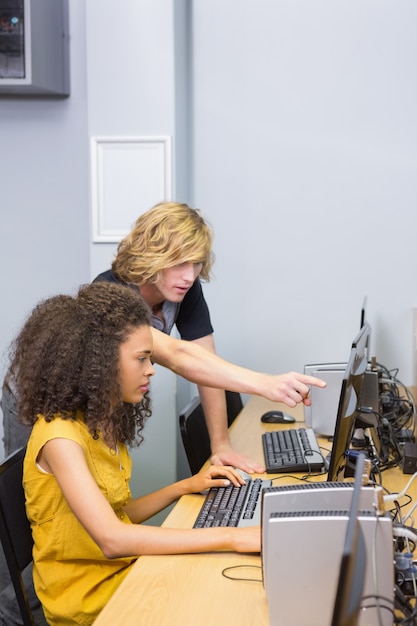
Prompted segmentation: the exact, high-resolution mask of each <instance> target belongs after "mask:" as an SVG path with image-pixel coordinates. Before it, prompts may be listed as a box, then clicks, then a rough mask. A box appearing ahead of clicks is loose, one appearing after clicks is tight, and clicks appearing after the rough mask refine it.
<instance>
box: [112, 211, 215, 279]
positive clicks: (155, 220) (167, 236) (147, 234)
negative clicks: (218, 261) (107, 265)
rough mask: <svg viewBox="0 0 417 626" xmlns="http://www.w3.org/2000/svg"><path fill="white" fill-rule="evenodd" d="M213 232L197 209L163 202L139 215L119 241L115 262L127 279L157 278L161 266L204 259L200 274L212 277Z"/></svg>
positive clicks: (117, 272)
mask: <svg viewBox="0 0 417 626" xmlns="http://www.w3.org/2000/svg"><path fill="white" fill-rule="evenodd" d="M212 242H213V233H212V230H211V228H210V226H209V225H208V224H207V222H205V220H204V219H203V217H202V215H201V212H200V211H199V210H198V209H192V208H191V207H189V206H188V205H187V204H178V203H176V202H161V203H159V204H156V205H155V206H154V207H152V208H151V209H149V211H146V213H143V214H142V215H140V216H139V217H138V219H137V220H136V222H135V225H134V227H133V228H132V230H131V232H130V233H129V234H128V235H127V236H126V237H125V238H124V239H123V240H122V241H121V242H120V244H119V247H118V249H117V255H116V258H115V259H114V261H113V263H112V270H113V272H114V274H115V275H116V276H117V277H118V278H119V279H120V280H123V281H124V282H126V283H134V284H143V283H155V282H157V280H158V278H159V276H160V273H161V271H162V270H164V269H167V268H169V267H173V266H174V265H179V264H180V263H184V262H190V263H201V264H202V269H201V273H200V278H202V279H203V280H205V281H209V280H210V277H211V276H210V272H211V268H212V265H213V261H214V257H213V253H212V249H211V248H212Z"/></svg>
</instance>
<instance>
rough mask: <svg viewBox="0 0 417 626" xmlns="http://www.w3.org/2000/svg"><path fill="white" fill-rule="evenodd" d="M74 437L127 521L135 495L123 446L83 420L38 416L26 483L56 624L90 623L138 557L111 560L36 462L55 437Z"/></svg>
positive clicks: (37, 558)
mask: <svg viewBox="0 0 417 626" xmlns="http://www.w3.org/2000/svg"><path fill="white" fill-rule="evenodd" d="M58 437H59V438H64V439H71V440H72V441H76V442H77V443H78V444H79V445H80V446H81V447H82V449H83V450H84V453H85V457H86V460H87V464H88V467H89V469H90V472H91V474H92V475H93V477H94V479H95V481H96V483H97V485H98V486H99V488H100V490H101V491H102V492H103V494H104V496H105V497H106V499H107V500H108V501H109V502H110V504H111V506H112V507H113V509H114V511H115V514H116V515H118V516H119V517H120V518H121V519H122V520H123V521H124V522H126V523H131V522H130V520H129V518H128V517H127V515H126V514H125V513H124V512H123V510H122V509H121V507H122V506H123V505H125V504H126V503H127V502H128V501H129V500H130V497H131V494H130V489H129V480H130V476H131V470H132V460H131V458H130V455H129V452H128V450H127V448H126V446H125V445H120V446H119V450H118V452H117V453H116V452H115V451H114V450H110V448H109V447H108V446H107V445H106V444H105V443H104V441H103V439H102V438H101V437H100V438H99V439H94V438H93V436H92V435H91V433H90V432H89V431H88V429H87V427H86V426H85V424H84V423H83V421H82V420H81V419H80V420H64V419H62V418H59V417H56V418H55V419H53V420H52V421H51V422H46V421H45V420H44V418H43V417H39V419H38V421H37V422H36V424H35V425H34V427H33V430H32V433H31V436H30V438H29V442H28V447H27V452H26V458H25V463H24V473H23V485H24V489H25V494H26V511H27V515H28V518H29V521H30V523H31V527H32V534H33V539H34V549H33V560H34V568H33V579H34V584H35V589H36V593H37V594H38V597H39V600H40V601H41V602H42V605H43V608H44V612H45V617H46V619H47V621H48V623H49V624H51V625H53V626H58V625H59V626H66V625H68V626H69V625H70V624H71V625H72V626H74V624H82V625H83V626H84V625H87V624H88V625H89V624H92V623H93V622H94V620H95V618H96V617H97V615H98V614H99V612H100V611H101V609H102V608H103V607H104V605H105V604H106V602H107V601H108V600H109V598H110V597H111V596H112V594H113V593H114V591H115V590H116V588H117V587H118V586H119V584H120V583H121V581H122V580H123V578H124V576H125V575H126V574H127V573H128V571H129V567H130V565H131V564H132V563H133V562H134V561H135V558H133V557H132V558H120V559H111V560H110V559H107V558H105V556H104V555H103V553H102V552H101V550H100V548H99V547H98V546H97V544H96V543H95V542H94V541H93V539H92V538H91V537H90V535H89V534H88V533H87V532H86V531H85V530H84V528H83V527H82V526H81V524H80V523H79V521H78V520H77V518H76V517H75V515H74V514H73V513H72V511H71V510H70V508H69V506H68V504H67V502H66V500H65V498H64V496H63V494H62V492H61V490H60V488H59V486H58V484H57V482H56V480H55V477H54V476H53V475H51V474H46V473H45V472H43V471H42V470H41V469H40V468H39V467H38V466H37V465H36V459H37V457H38V454H39V451H40V450H41V449H42V447H43V446H44V445H45V443H46V442H47V441H50V440H51V439H55V438H58Z"/></svg>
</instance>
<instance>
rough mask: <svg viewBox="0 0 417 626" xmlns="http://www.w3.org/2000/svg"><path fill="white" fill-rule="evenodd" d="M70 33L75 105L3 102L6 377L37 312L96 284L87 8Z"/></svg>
mask: <svg viewBox="0 0 417 626" xmlns="http://www.w3.org/2000/svg"><path fill="white" fill-rule="evenodd" d="M70 32H71V42H70V53H71V59H70V61H71V97H70V98H68V99H48V98H47V99H45V98H34V97H4V96H0V180H1V190H2V192H1V199H0V213H1V228H0V267H1V277H2V280H1V282H2V293H1V314H0V319H1V324H0V354H1V361H0V373H1V374H2V376H1V378H2V377H3V373H4V371H5V366H6V361H5V354H6V351H7V347H8V346H9V343H10V341H11V340H12V338H13V336H14V334H15V333H16V332H17V330H18V329H19V328H20V326H21V324H22V322H23V320H24V319H25V317H26V315H27V314H28V313H29V312H30V310H31V309H32V308H33V306H34V305H35V304H36V303H37V302H38V301H39V300H40V299H41V298H45V297H48V296H50V295H53V294H56V293H59V292H73V291H75V289H76V288H77V286H78V285H79V284H80V283H83V282H88V281H89V279H90V267H89V263H90V259H89V247H88V244H89V238H90V237H89V182H88V181H89V177H88V134H87V132H88V129H87V108H86V102H87V90H86V87H87V85H86V72H85V54H86V48H85V11H84V3H83V2H80V1H76V2H72V3H71V12H70ZM1 432H2V430H1ZM0 434H1V433H0ZM0 453H2V446H1V447H0Z"/></svg>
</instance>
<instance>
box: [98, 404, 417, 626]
mask: <svg viewBox="0 0 417 626" xmlns="http://www.w3.org/2000/svg"><path fill="white" fill-rule="evenodd" d="M273 407H274V408H280V409H282V410H284V411H286V412H287V413H292V414H293V415H294V416H295V417H296V419H297V421H300V422H302V421H303V407H302V406H298V407H297V408H296V409H293V410H289V409H288V407H286V406H285V405H279V404H276V403H275V404H273V403H271V402H269V401H268V400H265V399H263V398H258V397H253V398H251V399H250V401H249V402H248V403H247V405H246V406H245V408H244V409H243V411H242V413H241V414H240V415H239V417H238V418H237V420H235V422H234V424H233V425H232V427H231V440H232V444H233V446H234V447H235V448H236V449H238V450H242V451H244V452H245V453H246V454H248V455H249V456H250V457H252V458H254V459H257V460H258V461H260V462H262V463H263V451H262V443H261V434H262V432H265V431H266V430H272V429H274V428H288V426H276V425H266V424H262V423H261V422H260V416H261V415H262V413H264V412H265V411H267V410H269V409H271V408H273ZM295 426H298V424H297V423H296V424H295ZM319 443H320V444H322V445H323V448H324V450H323V452H324V454H326V452H325V451H326V450H329V449H330V447H331V446H330V444H329V442H328V441H327V440H325V439H323V440H320V439H319ZM264 477H265V476H264ZM268 477H271V475H268ZM383 478H384V486H386V487H387V488H388V489H389V490H390V491H397V492H399V491H401V489H403V487H404V486H405V485H406V484H407V482H408V480H409V479H410V476H407V475H403V474H402V472H401V470H400V469H399V468H395V469H394V470H390V471H389V472H384V476H383ZM320 479H322V480H325V479H326V475H325V474H324V475H323V476H322V477H319V478H317V477H315V478H314V479H312V480H320ZM292 482H296V480H294V479H293V480H292V479H291V478H289V477H287V476H286V477H285V478H282V480H280V482H279V483H275V484H290V483H292ZM416 482H417V481H416ZM409 493H410V494H411V495H412V497H413V499H415V498H417V485H413V486H412V487H411V488H410V490H409ZM202 502H203V496H201V495H188V496H184V497H183V498H181V500H180V501H179V502H178V503H177V505H176V506H175V507H174V509H173V510H172V511H171V513H170V514H169V516H168V517H167V519H166V520H165V522H164V524H163V526H166V527H175V528H191V527H192V525H193V523H194V521H195V518H196V516H197V514H198V511H199V510H200V507H201V504H202ZM409 506H410V505H409ZM235 566H250V567H244V568H239V569H237V570H229V574H230V575H232V576H233V575H234V576H235V577H236V578H239V577H241V578H256V579H257V580H259V581H261V557H260V556H259V555H245V554H236V553H229V552H227V553H226V552H224V553H210V554H197V555H174V556H142V557H140V558H139V559H138V560H137V562H136V563H135V565H134V566H133V567H132V570H131V572H130V573H129V575H128V576H127V577H126V579H125V580H124V582H123V583H122V584H121V585H120V587H119V589H118V590H117V591H116V593H115V594H114V596H113V597H112V599H111V600H110V601H109V603H108V604H107V606H106V607H105V608H104V609H103V611H102V612H101V614H100V615H99V617H98V618H97V620H96V621H95V626H115V624H123V626H137V624H140V625H141V626H165V624H170V626H188V625H189V624H194V625H196V626H199V625H200V624H201V625H204V626H224V625H225V624H228V625H229V626H267V625H268V624H269V617H268V606H267V601H266V595H265V591H264V588H263V584H262V582H252V581H242V580H237V581H236V580H229V579H227V578H225V577H224V576H223V575H222V571H223V570H224V569H225V568H232V567H235ZM283 626H285V625H283Z"/></svg>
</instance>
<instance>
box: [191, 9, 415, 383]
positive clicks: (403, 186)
mask: <svg viewBox="0 0 417 626" xmlns="http://www.w3.org/2000/svg"><path fill="white" fill-rule="evenodd" d="M416 20H417V5H416V3H415V2H413V0H399V1H398V0H379V1H378V2H375V1H374V0H339V1H338V2H334V0H315V2H311V1H310V0H279V1H278V2H277V1H276V0H227V2H224V0H212V1H211V2H196V3H193V23H192V32H193V68H194V73H193V96H194V102H193V105H194V106H193V115H194V125H193V135H194V143H193V145H194V154H193V163H194V172H193V185H194V194H193V202H194V204H196V205H197V206H199V207H201V208H202V209H203V210H204V211H205V213H206V215H207V216H208V218H209V220H210V221H211V222H212V224H213V226H214V229H215V232H216V240H215V250H216V254H217V262H216V266H215V271H216V280H215V282H214V283H213V284H211V285H210V286H209V287H208V288H207V289H206V294H207V297H208V299H209V301H210V305H211V311H212V315H213V321H214V323H215V328H216V337H217V344H218V347H219V349H220V351H221V352H222V354H223V355H225V356H226V357H228V358H230V359H235V360H237V361H239V362H240V363H242V364H246V365H248V366H250V367H254V368H259V369H261V370H265V371H276V372H281V371H287V370H289V369H296V370H301V369H302V368H303V366H304V364H305V363H308V362H310V363H311V362H327V361H331V360H340V361H343V360H346V359H347V357H348V350H349V346H350V341H351V339H352V338H353V335H354V334H355V333H356V332H357V330H358V329H359V321H360V308H361V306H362V301H363V298H364V296H368V311H367V312H368V319H369V321H370V322H371V325H372V328H373V351H374V353H375V354H376V356H377V358H378V360H379V361H380V362H382V363H384V364H385V365H387V366H388V367H390V368H399V377H400V379H401V378H402V379H403V380H404V382H405V383H406V384H412V383H415V382H416V377H415V373H414V369H413V348H414V346H413V338H412V334H413V329H412V309H413V307H414V306H416V283H415V272H416V265H417V263H416V262H417V258H416V257H417V247H416V243H415V236H416V231H417V229H416V226H417V211H416V200H417V188H416V174H417V171H416V170H417V113H416V111H417V106H416V105H417V84H416V81H415V80H413V78H412V77H413V74H414V69H413V68H414V65H415V63H416V60H417V40H416V37H415V31H414V25H415V24H416ZM231 329H233V332H231Z"/></svg>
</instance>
